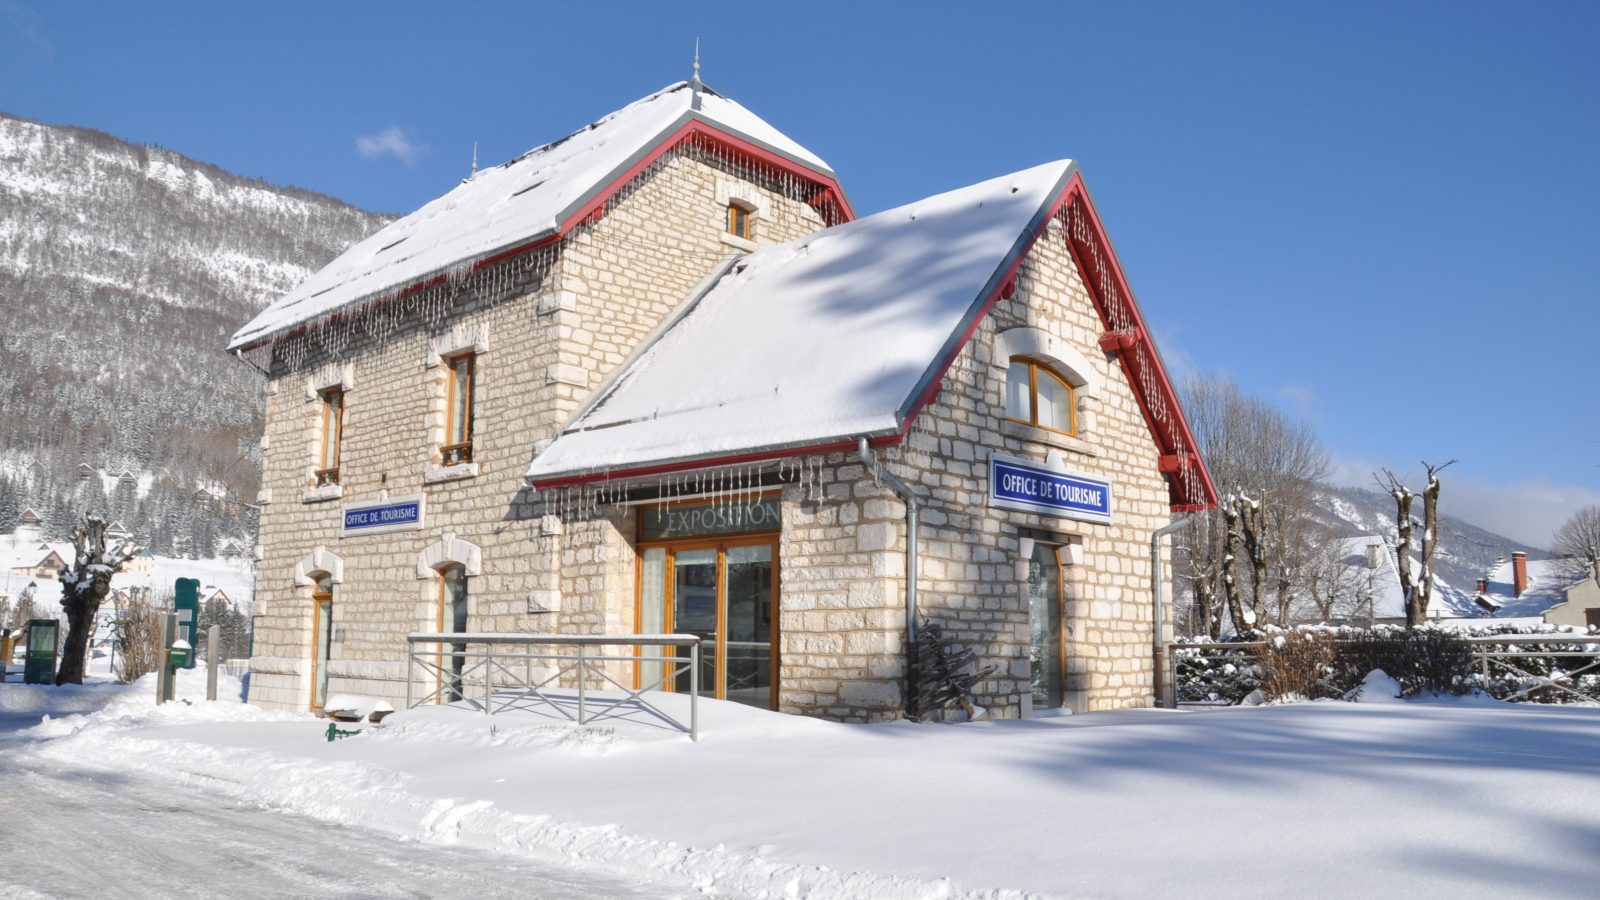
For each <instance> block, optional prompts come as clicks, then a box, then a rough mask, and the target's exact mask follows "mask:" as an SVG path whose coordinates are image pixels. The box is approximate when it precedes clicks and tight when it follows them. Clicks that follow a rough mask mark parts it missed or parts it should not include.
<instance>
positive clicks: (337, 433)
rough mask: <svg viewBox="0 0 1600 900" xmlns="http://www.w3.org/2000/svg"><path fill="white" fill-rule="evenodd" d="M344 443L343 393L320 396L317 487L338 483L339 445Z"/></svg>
mask: <svg viewBox="0 0 1600 900" xmlns="http://www.w3.org/2000/svg"><path fill="white" fill-rule="evenodd" d="M343 442H344V391H327V392H325V393H324V394H323V395H322V455H321V457H320V458H318V460H317V487H322V486H323V485H327V484H338V483H339V445H340V444H341V443H343Z"/></svg>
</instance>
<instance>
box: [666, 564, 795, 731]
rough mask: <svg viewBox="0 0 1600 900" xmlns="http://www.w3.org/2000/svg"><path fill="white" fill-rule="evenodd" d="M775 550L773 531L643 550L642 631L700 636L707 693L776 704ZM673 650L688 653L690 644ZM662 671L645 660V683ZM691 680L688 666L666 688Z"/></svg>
mask: <svg viewBox="0 0 1600 900" xmlns="http://www.w3.org/2000/svg"><path fill="white" fill-rule="evenodd" d="M776 549H777V548H776V546H775V544H774V541H773V539H772V538H758V539H746V540H744V541H741V542H738V543H734V542H731V541H730V542H727V543H718V544H709V545H708V544H707V543H706V542H705V541H703V540H702V541H700V542H695V543H688V542H685V543H682V544H677V545H671V546H664V547H650V548H645V549H641V550H640V551H639V618H638V622H639V632H640V633H641V634H657V633H671V634H692V635H695V636H697V637H699V638H700V693H701V695H702V696H706V697H717V698H720V699H725V700H732V701H734V702H736V703H743V704H745V705H747V706H754V707H757V708H759V709H773V708H775V707H776V693H777V691H776V684H775V680H774V678H773V671H774V668H775V665H776V653H775V652H774V644H775V640H776V634H777V626H776V615H777V590H776V586H777V570H776V568H775V562H776ZM641 649H643V650H645V651H647V652H646V653H645V654H644V655H654V654H653V653H652V652H649V651H651V650H652V648H641ZM676 655H677V656H678V657H679V658H680V659H688V658H689V656H690V650H689V648H687V647H681V648H678V649H677V651H676ZM662 674H663V673H662V671H661V665H660V664H659V663H643V664H641V665H640V666H639V675H638V685H639V686H640V687H644V688H648V687H649V686H650V685H651V684H653V683H654V682H655V681H656V680H657V679H660V678H661V677H662ZM689 686H690V680H689V677H688V673H687V672H685V673H683V674H680V675H678V676H677V677H676V678H671V679H668V680H667V681H666V682H665V683H663V684H662V685H661V688H662V689H664V690H672V691H677V692H679V693H688V691H689Z"/></svg>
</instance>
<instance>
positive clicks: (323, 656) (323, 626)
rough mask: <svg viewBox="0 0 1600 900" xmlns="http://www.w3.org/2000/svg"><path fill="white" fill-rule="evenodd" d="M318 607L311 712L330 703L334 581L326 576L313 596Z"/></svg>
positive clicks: (313, 647) (314, 617) (313, 638)
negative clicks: (329, 661) (329, 667)
mask: <svg viewBox="0 0 1600 900" xmlns="http://www.w3.org/2000/svg"><path fill="white" fill-rule="evenodd" d="M311 602H312V604H313V605H314V606H315V607H316V614H315V615H314V616H313V622H314V625H313V627H312V631H311V648H312V652H311V711H312V712H321V711H322V705H323V704H324V703H326V702H328V656H329V655H330V653H331V651H332V650H333V579H332V578H331V577H329V576H327V575H324V576H323V577H322V578H321V579H319V580H318V581H317V591H316V593H315V594H312V595H311Z"/></svg>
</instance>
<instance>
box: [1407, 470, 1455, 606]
mask: <svg viewBox="0 0 1600 900" xmlns="http://www.w3.org/2000/svg"><path fill="white" fill-rule="evenodd" d="M1455 463H1456V461H1455V460H1453V459H1452V460H1450V461H1449V462H1447V463H1445V464H1444V465H1442V466H1436V465H1434V464H1432V463H1430V462H1428V461H1427V460H1423V461H1422V464H1423V465H1424V466H1426V467H1427V469H1428V486H1427V487H1425V488H1423V489H1422V583H1421V584H1419V585H1417V602H1416V603H1415V604H1413V606H1414V609H1408V610H1406V627H1407V628H1415V627H1416V626H1418V625H1422V624H1424V623H1426V622H1427V621H1428V600H1429V598H1430V597H1431V596H1432V595H1433V554H1434V551H1436V550H1438V549H1439V488H1440V484H1439V473H1440V472H1443V471H1444V470H1445V469H1448V468H1450V467H1451V466H1453V465H1455Z"/></svg>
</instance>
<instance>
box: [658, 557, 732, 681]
mask: <svg viewBox="0 0 1600 900" xmlns="http://www.w3.org/2000/svg"><path fill="white" fill-rule="evenodd" d="M717 556H718V549H717V548H716V547H711V548H708V549H703V550H688V549H685V550H679V551H677V552H675V553H673V554H672V622H671V626H670V627H671V628H672V633H673V634H692V635H694V636H696V637H698V638H700V693H701V694H702V695H710V696H714V697H715V696H720V692H718V691H717V678H716V675H717V612H718V610H717V606H718V603H717V601H718V599H719V597H718V595H719V594H720V593H721V591H719V590H718V588H719V587H720V585H719V584H718V581H719V580H720V579H718V578H717V569H718V566H717ZM689 653H690V650H689V648H688V647H679V648H678V656H679V657H681V658H683V659H688V658H689ZM676 682H677V683H676V684H675V685H674V688H675V689H676V690H677V691H678V692H679V693H688V692H689V686H690V682H689V677H688V674H687V673H685V674H683V675H679V676H678V677H677V679H676Z"/></svg>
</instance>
